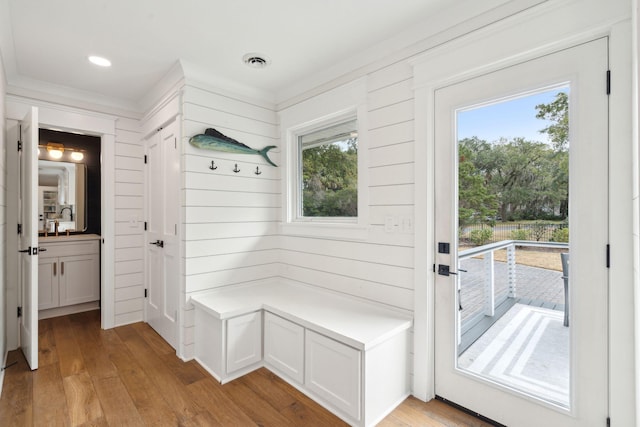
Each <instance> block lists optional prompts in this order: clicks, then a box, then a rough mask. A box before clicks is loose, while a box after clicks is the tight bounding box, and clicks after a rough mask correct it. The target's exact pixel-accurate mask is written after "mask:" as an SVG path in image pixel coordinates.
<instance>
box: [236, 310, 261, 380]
mask: <svg viewBox="0 0 640 427" xmlns="http://www.w3.org/2000/svg"><path fill="white" fill-rule="evenodd" d="M261 360H262V311H256V312H254V313H249V314H245V315H244V316H238V317H234V318H232V319H229V320H227V373H231V372H234V371H237V370H238V369H242V368H246V367H247V366H250V365H252V364H254V363H258V362H260V361H261Z"/></svg>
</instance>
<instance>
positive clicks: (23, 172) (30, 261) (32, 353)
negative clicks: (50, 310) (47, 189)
mask: <svg viewBox="0 0 640 427" xmlns="http://www.w3.org/2000/svg"><path fill="white" fill-rule="evenodd" d="M20 129H21V136H20V140H21V143H22V150H21V151H20V189H19V196H18V197H19V199H20V200H19V210H20V213H19V221H20V223H21V224H22V233H21V234H20V240H19V242H20V243H19V245H20V248H19V250H20V261H19V262H20V269H19V274H20V300H21V301H20V306H21V310H22V317H21V318H20V347H21V348H22V352H23V353H24V356H25V358H26V359H27V363H29V366H30V367H31V369H32V370H33V369H38V258H36V256H37V254H38V109H37V108H35V107H32V108H31V111H30V112H29V114H27V116H26V117H25V118H24V120H23V121H22V122H21V125H20Z"/></svg>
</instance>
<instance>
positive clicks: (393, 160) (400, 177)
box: [281, 62, 414, 311]
mask: <svg viewBox="0 0 640 427" xmlns="http://www.w3.org/2000/svg"><path fill="white" fill-rule="evenodd" d="M367 91H368V97H367V110H368V112H367V115H368V117H367V122H368V127H369V135H368V136H369V147H368V149H369V167H368V171H367V172H368V173H369V213H368V223H369V236H368V238H367V239H366V240H365V241H348V240H342V239H336V238H324V237H323V238H308V237H296V236H282V240H281V242H282V244H281V262H282V265H283V266H282V271H281V275H282V276H283V277H286V278H289V279H293V280H296V281H299V282H303V283H308V284H311V285H315V286H319V287H323V288H327V289H331V290H333V291H338V292H343V293H345V294H349V295H353V296H357V297H361V298H365V299H368V300H371V301H375V302H378V303H382V304H387V305H389V306H392V307H394V308H400V309H404V310H408V311H413V233H412V232H401V231H399V230H395V231H393V232H386V231H385V218H386V217H389V216H390V217H392V218H394V221H399V219H400V218H401V217H406V218H409V219H410V220H411V222H413V220H414V219H413V198H414V196H413V191H414V188H413V187H414V169H413V149H414V145H413V144H414V143H413V133H414V132H413V90H412V70H411V67H410V66H409V65H408V64H407V63H406V62H401V63H398V64H396V65H393V66H390V67H387V68H384V69H381V70H379V71H377V72H375V73H373V74H371V75H369V76H368V78H367ZM294 108H295V107H294Z"/></svg>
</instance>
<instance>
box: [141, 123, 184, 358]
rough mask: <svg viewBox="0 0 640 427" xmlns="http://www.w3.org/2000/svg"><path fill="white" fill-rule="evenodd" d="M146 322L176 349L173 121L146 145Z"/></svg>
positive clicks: (176, 174) (177, 170)
mask: <svg viewBox="0 0 640 427" xmlns="http://www.w3.org/2000/svg"><path fill="white" fill-rule="evenodd" d="M147 156H148V160H147V162H148V167H147V196H148V197H147V212H148V219H149V221H148V226H147V241H148V244H147V275H146V277H147V304H146V315H147V322H148V323H149V324H150V325H151V327H152V328H153V329H155V330H156V331H157V332H158V333H159V334H160V335H161V336H162V337H163V338H164V339H165V340H166V341H167V342H168V343H169V344H171V346H173V348H177V343H178V342H177V337H178V319H177V316H178V308H179V302H178V301H179V297H180V292H179V289H180V287H179V283H180V258H179V257H180V241H179V239H178V220H179V212H180V155H179V150H178V125H177V123H176V122H175V121H174V122H172V123H171V124H170V125H169V126H167V127H165V128H164V129H162V130H161V131H159V132H158V133H157V134H156V135H154V136H153V137H151V138H150V139H149V140H148V141H147Z"/></svg>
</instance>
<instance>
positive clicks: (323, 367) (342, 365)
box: [305, 330, 362, 420]
mask: <svg viewBox="0 0 640 427" xmlns="http://www.w3.org/2000/svg"><path fill="white" fill-rule="evenodd" d="M361 369H362V363H361V353H360V351H359V350H356V349H355V348H353V347H349V346H347V345H344V344H341V343H339V342H337V341H334V340H332V339H330V338H327V337H325V336H324V335H320V334H317V333H315V332H313V331H310V330H306V333H305V386H306V387H307V388H308V389H309V390H310V391H311V392H313V393H314V394H316V395H317V396H318V397H320V398H322V399H323V400H325V401H326V402H327V403H329V404H330V405H331V406H333V407H334V408H336V409H338V410H340V411H342V412H344V413H345V414H346V415H348V416H350V417H352V418H354V419H356V420H359V419H360V417H361V416H360V412H361V411H360V406H361V404H360V400H361V394H362V392H361V383H362V381H361V378H362V372H361Z"/></svg>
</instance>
